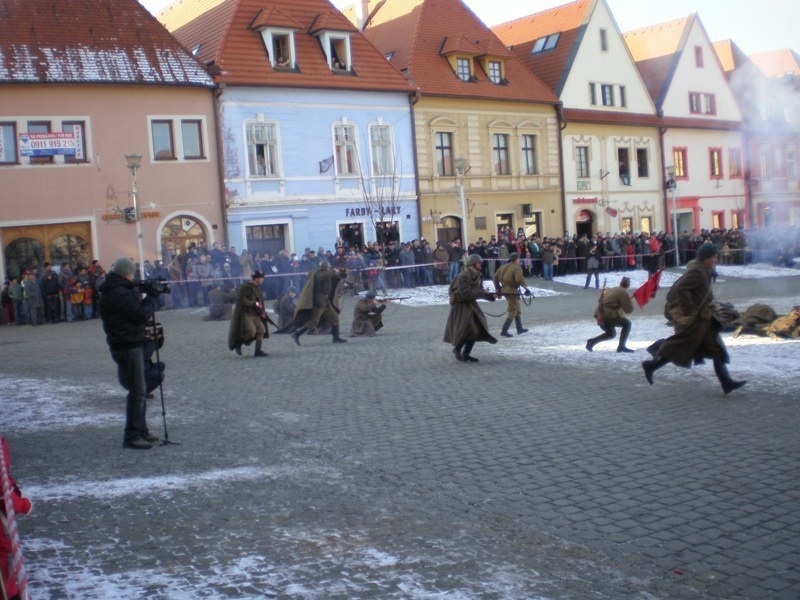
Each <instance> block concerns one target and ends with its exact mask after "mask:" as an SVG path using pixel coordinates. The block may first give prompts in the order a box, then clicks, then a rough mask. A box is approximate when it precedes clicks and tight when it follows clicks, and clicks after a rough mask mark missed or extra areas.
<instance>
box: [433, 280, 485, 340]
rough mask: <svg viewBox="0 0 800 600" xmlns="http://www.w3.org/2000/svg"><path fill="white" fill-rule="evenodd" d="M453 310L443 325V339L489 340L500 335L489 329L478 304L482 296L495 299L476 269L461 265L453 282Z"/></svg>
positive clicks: (451, 305) (451, 304) (451, 291)
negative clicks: (485, 288)
mask: <svg viewBox="0 0 800 600" xmlns="http://www.w3.org/2000/svg"><path fill="white" fill-rule="evenodd" d="M449 291H450V314H449V315H448V317H447V324H446V325H445V329H444V341H445V342H448V343H450V344H452V345H453V346H459V345H461V344H464V343H466V342H471V341H475V342H489V343H490V344H496V343H497V339H496V338H495V337H493V336H492V335H491V334H490V333H489V326H488V325H487V323H486V316H485V315H484V314H483V311H482V310H481V309H480V307H479V306H478V302H477V300H478V299H479V298H482V299H486V300H490V301H494V296H493V295H492V294H488V293H486V292H485V291H484V289H483V284H482V280H481V274H480V273H479V272H477V271H475V269H473V268H470V267H467V268H466V269H462V270H461V272H460V273H459V274H458V277H456V278H455V279H454V280H453V281H452V283H451V284H450V288H449Z"/></svg>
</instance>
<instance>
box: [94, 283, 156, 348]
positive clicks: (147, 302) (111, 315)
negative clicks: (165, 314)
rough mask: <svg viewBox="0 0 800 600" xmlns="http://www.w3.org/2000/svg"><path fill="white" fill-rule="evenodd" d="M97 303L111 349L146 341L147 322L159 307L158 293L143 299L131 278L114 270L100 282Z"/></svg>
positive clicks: (131, 346) (135, 345)
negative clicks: (157, 301) (157, 304)
mask: <svg viewBox="0 0 800 600" xmlns="http://www.w3.org/2000/svg"><path fill="white" fill-rule="evenodd" d="M98 305H99V308H100V317H101V318H102V320H103V331H105V333H106V343H108V347H109V348H110V349H111V351H112V352H113V351H121V350H130V349H131V348H137V347H140V346H143V345H144V342H145V340H146V335H145V332H146V329H147V324H148V323H149V322H150V321H151V320H152V318H153V313H154V312H155V310H156V297H155V296H145V298H144V299H141V294H139V292H138V291H137V289H136V287H135V285H134V283H133V282H132V281H129V280H127V279H126V278H125V277H122V276H121V275H119V274H117V273H114V272H113V271H112V272H111V273H109V274H108V277H106V280H105V281H104V282H103V284H102V285H101V286H100V301H99V303H98Z"/></svg>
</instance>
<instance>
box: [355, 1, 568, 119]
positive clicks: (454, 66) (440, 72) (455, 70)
mask: <svg viewBox="0 0 800 600" xmlns="http://www.w3.org/2000/svg"><path fill="white" fill-rule="evenodd" d="M369 7H370V13H369V14H370V20H369V22H368V23H367V26H366V29H365V30H364V34H365V36H367V38H368V39H369V41H370V42H372V43H373V44H374V45H375V46H376V47H377V48H378V49H379V50H380V51H381V52H382V53H383V54H384V55H390V56H391V62H392V64H394V65H395V66H397V67H398V68H399V69H401V70H402V71H403V73H404V74H405V75H406V77H408V79H409V81H410V82H411V84H412V86H414V87H415V88H417V89H419V90H420V91H421V92H422V93H423V94H428V95H437V96H451V97H461V98H482V99H492V100H505V101H518V102H520V101H522V102H545V103H549V104H555V103H556V102H557V99H556V97H555V96H554V95H553V93H552V92H551V91H550V90H549V89H548V88H547V86H545V85H544V84H543V83H542V82H541V81H540V80H539V79H538V78H537V77H535V76H534V75H533V74H531V73H530V72H529V71H528V70H527V69H526V68H525V66H524V65H523V64H522V63H521V62H520V61H519V60H517V59H516V58H515V57H514V55H513V54H512V53H511V52H509V51H508V50H507V49H506V47H505V45H504V44H503V43H502V42H501V41H500V40H499V39H497V37H496V36H495V35H494V34H493V33H492V32H491V30H489V29H488V28H487V27H486V26H485V25H484V24H483V22H482V21H481V20H480V19H478V18H477V17H476V16H475V15H474V14H473V13H472V11H470V10H469V8H467V7H466V6H465V5H464V4H463V3H462V2H461V1H460V0H379V1H377V2H376V1H375V0H373V1H372V2H370V4H369ZM465 65H469V77H466V76H464V72H463V71H459V69H464V68H465ZM490 68H495V69H496V68H500V69H501V70H502V75H501V76H493V75H492V73H491V72H489V71H490ZM495 75H496V74H495Z"/></svg>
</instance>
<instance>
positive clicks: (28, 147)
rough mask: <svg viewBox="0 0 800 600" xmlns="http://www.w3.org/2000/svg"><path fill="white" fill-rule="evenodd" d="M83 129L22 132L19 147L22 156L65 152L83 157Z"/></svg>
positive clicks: (78, 157) (53, 154)
mask: <svg viewBox="0 0 800 600" xmlns="http://www.w3.org/2000/svg"><path fill="white" fill-rule="evenodd" d="M81 136H82V130H81V128H80V127H76V128H75V129H74V130H73V131H53V132H48V133H20V134H19V149H20V154H22V156H56V155H57V154H63V155H66V156H74V157H75V158H77V159H82V158H83V139H82V138H81Z"/></svg>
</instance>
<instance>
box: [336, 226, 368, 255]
mask: <svg viewBox="0 0 800 600" xmlns="http://www.w3.org/2000/svg"><path fill="white" fill-rule="evenodd" d="M339 239H340V240H342V244H344V247H345V248H352V247H354V246H355V247H356V248H358V249H359V250H360V249H361V246H363V245H364V224H363V223H339Z"/></svg>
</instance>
